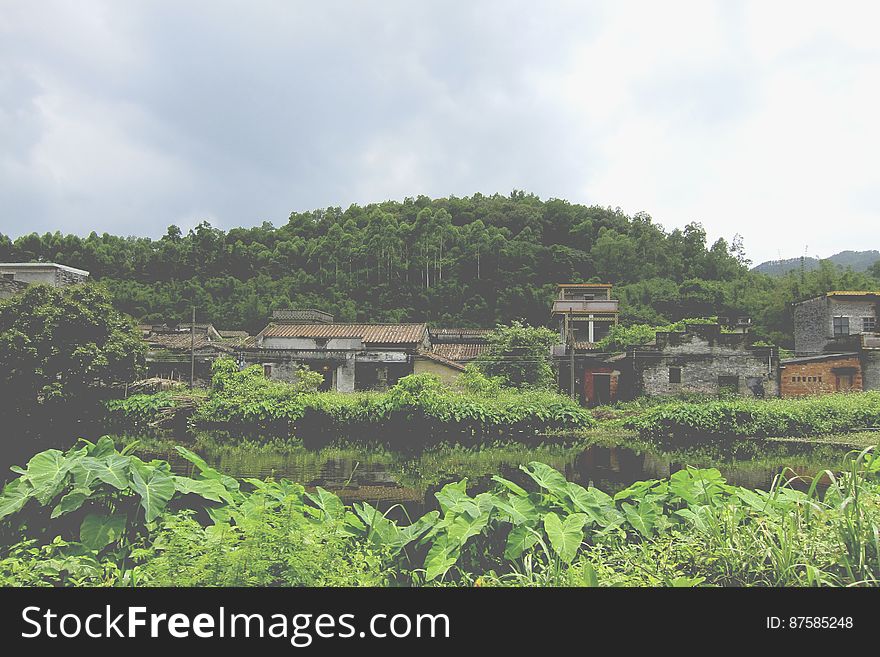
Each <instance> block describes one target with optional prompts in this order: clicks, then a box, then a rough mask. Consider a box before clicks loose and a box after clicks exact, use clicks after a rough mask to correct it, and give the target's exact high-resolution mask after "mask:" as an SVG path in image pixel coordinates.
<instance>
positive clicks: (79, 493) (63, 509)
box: [52, 488, 92, 518]
mask: <svg viewBox="0 0 880 657" xmlns="http://www.w3.org/2000/svg"><path fill="white" fill-rule="evenodd" d="M91 494H92V491H90V490H89V489H87V488H74V489H73V490H72V491H70V492H69V493H68V494H67V495H65V496H64V497H62V498H61V501H60V502H58V506H56V507H55V508H54V509H52V517H53V518H57V517H59V516H63V515H64V514H65V513H70V512H71V511H76V510H77V509H78V508H80V507H81V506H82V505H83V503H84V502H85V501H86V500H87V499H89V496H90V495H91Z"/></svg>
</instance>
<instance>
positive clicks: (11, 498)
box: [0, 477, 34, 519]
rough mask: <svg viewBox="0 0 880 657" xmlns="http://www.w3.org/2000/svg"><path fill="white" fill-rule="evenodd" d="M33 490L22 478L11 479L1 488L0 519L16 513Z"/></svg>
mask: <svg viewBox="0 0 880 657" xmlns="http://www.w3.org/2000/svg"><path fill="white" fill-rule="evenodd" d="M33 492H34V489H33V488H32V487H31V484H30V482H29V481H28V480H27V479H25V478H24V477H19V478H18V479H13V480H12V481H10V482H9V483H8V484H6V486H4V487H3V493H2V494H0V519H2V518H5V517H6V516H8V515H12V514H13V513H17V512H18V511H20V510H21V508H22V507H23V506H24V505H25V504H26V503H27V501H28V500H29V499H30V498H31V495H32V494H33Z"/></svg>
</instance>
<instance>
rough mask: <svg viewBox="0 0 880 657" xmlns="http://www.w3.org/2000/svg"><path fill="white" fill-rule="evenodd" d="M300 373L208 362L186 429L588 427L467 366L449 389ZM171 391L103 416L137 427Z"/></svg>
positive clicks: (412, 380)
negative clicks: (293, 378)
mask: <svg viewBox="0 0 880 657" xmlns="http://www.w3.org/2000/svg"><path fill="white" fill-rule="evenodd" d="M318 377H319V375H315V373H313V372H309V371H308V370H302V371H301V372H300V374H299V380H298V381H297V382H296V383H285V382H279V381H272V380H270V379H266V378H265V376H264V375H263V372H262V369H261V368H260V367H258V366H253V367H249V368H246V369H244V370H241V371H239V370H238V367H237V366H236V364H235V362H234V361H232V360H230V359H220V360H217V361H216V362H215V363H214V372H213V378H212V383H211V389H210V391H209V392H208V393H207V395H206V396H205V397H204V398H202V399H199V400H196V401H195V402H194V406H193V410H192V415H191V417H190V419H189V422H190V424H191V426H193V427H215V428H216V427H224V428H227V429H228V428H236V429H242V430H250V431H258V432H259V431H263V432H266V431H269V432H276V433H279V434H280V435H291V434H293V435H298V436H301V437H303V438H304V439H307V440H310V441H317V442H325V443H326V442H332V441H334V440H338V439H345V438H355V437H356V438H357V439H358V440H361V441H364V442H369V441H371V440H380V439H381V440H385V441H390V442H392V443H393V442H398V443H399V442H407V441H410V440H412V439H413V437H417V438H418V439H419V440H420V441H428V442H430V441H437V440H440V439H441V437H443V436H447V435H454V436H458V437H459V438H460V439H461V440H475V441H481V440H487V439H488V440H494V439H496V438H498V437H500V436H521V437H523V438H524V439H528V438H529V437H530V436H532V437H534V436H536V435H538V434H545V433H547V432H548V431H554V430H555V431H571V430H575V429H584V428H588V427H590V426H593V425H594V420H593V418H592V415H591V414H590V413H589V411H588V410H586V409H584V408H582V407H580V406H579V405H578V404H577V403H576V402H574V401H572V400H571V399H569V398H568V397H565V396H563V395H560V394H557V393H555V392H550V391H547V390H543V389H540V388H521V389H517V388H508V387H504V386H502V385H501V384H500V382H499V380H498V379H497V378H495V377H486V376H484V375H482V374H480V373H479V372H478V371H475V370H472V371H470V372H469V373H468V374H467V375H466V376H464V377H462V380H461V382H460V385H459V386H457V387H452V386H445V385H443V384H441V383H440V380H439V379H438V378H437V377H436V376H434V375H430V374H418V375H410V376H406V377H404V378H402V379H400V381H398V383H397V384H396V385H394V386H393V387H392V388H391V389H389V390H388V391H386V392H362V393H354V394H342V393H337V392H317V391H316V388H317V385H318V381H317V378H318ZM173 405H174V395H173V394H172V393H168V392H162V393H157V394H155V395H134V396H131V397H129V398H127V399H122V400H114V401H112V402H109V403H108V410H109V412H110V416H111V420H112V421H113V422H115V423H116V424H117V425H119V424H124V423H125V422H130V423H131V424H132V425H136V426H139V427H143V426H144V425H149V424H156V423H157V422H158V421H159V420H160V419H161V417H162V416H163V415H168V411H169V409H170V408H173Z"/></svg>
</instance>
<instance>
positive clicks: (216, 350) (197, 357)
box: [140, 323, 239, 384]
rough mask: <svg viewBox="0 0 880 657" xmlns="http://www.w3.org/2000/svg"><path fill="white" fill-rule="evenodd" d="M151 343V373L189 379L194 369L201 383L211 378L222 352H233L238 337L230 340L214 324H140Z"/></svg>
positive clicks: (149, 363) (158, 375) (144, 335)
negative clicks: (193, 327)
mask: <svg viewBox="0 0 880 657" xmlns="http://www.w3.org/2000/svg"><path fill="white" fill-rule="evenodd" d="M140 328H141V331H142V339H143V341H144V342H145V343H146V345H147V354H146V365H147V374H148V376H149V377H159V378H163V379H173V380H178V381H189V377H190V374H191V371H192V372H193V373H194V378H195V380H196V381H197V382H199V383H200V384H203V383H208V382H209V381H210V380H211V365H212V364H213V362H214V361H215V360H216V359H217V358H220V357H222V356H232V355H233V351H234V349H235V347H236V346H238V344H239V341H238V340H226V339H223V338H222V337H221V336H220V333H219V332H218V331H217V330H215V329H214V326H213V325H212V324H204V323H202V324H196V325H195V331H191V328H192V327H191V325H190V324H179V325H176V326H168V325H166V324H160V325H149V324H142V325H140Z"/></svg>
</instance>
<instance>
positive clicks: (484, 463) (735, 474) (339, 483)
mask: <svg viewBox="0 0 880 657" xmlns="http://www.w3.org/2000/svg"><path fill="white" fill-rule="evenodd" d="M123 440H125V439H123ZM191 441H192V439H190V440H189V441H188V442H190V444H189V447H190V448H192V449H193V450H194V451H196V452H198V453H199V454H200V455H201V456H202V457H203V458H204V459H205V460H206V461H207V462H208V463H209V464H211V465H212V466H213V467H215V468H217V469H218V470H220V471H221V472H224V473H227V474H230V475H232V476H235V477H257V478H264V477H275V478H278V479H280V478H286V479H290V480H292V481H296V482H299V483H301V484H303V485H304V486H306V487H307V488H313V487H316V486H321V487H323V488H326V489H328V490H332V491H334V492H335V493H337V494H338V495H339V496H340V497H341V498H342V499H343V500H344V501H346V502H353V501H367V502H370V503H371V504H374V505H376V506H378V507H379V508H381V509H383V510H386V509H388V508H390V507H391V506H394V505H395V504H400V505H402V506H403V507H404V508H406V510H407V512H409V513H417V514H420V513H422V512H424V511H425V510H428V509H430V508H434V507H435V506H436V502H435V500H434V493H435V492H436V491H437V490H439V489H440V488H442V487H443V486H444V485H445V484H447V483H449V482H452V481H458V480H460V479H462V478H464V477H467V478H468V481H469V490H474V491H480V490H486V489H487V488H489V487H490V486H491V478H492V475H495V474H500V475H501V476H503V477H506V478H508V479H511V480H513V481H516V482H517V483H520V484H523V485H526V486H530V487H531V486H532V483H531V480H530V479H529V478H528V477H527V476H526V475H525V474H524V473H523V472H522V471H521V470H520V465H525V464H527V463H529V462H531V461H542V462H544V463H547V464H548V465H551V466H552V467H554V468H556V469H557V470H559V471H560V472H562V473H563V474H564V475H565V476H566V478H567V479H569V480H570V481H575V482H578V483H580V484H582V485H584V486H595V487H597V488H600V489H601V490H604V491H606V492H609V493H614V492H616V491H619V490H621V489H623V488H626V487H627V486H629V485H630V484H632V483H633V482H636V481H640V480H644V479H659V478H664V477H668V476H669V475H670V474H672V473H674V472H676V471H678V470H680V469H682V468H685V467H687V466H694V467H717V468H718V469H719V470H720V471H721V473H722V474H723V475H724V476H725V478H726V479H727V480H728V481H729V482H730V483H732V484H736V485H740V486H746V487H749V488H762V489H765V490H766V489H768V488H769V487H770V486H771V485H772V483H773V481H774V479H775V478H777V477H779V476H783V477H785V478H786V479H790V478H792V477H802V478H803V480H802V481H797V480H795V481H794V482H793V485H796V486H799V487H800V486H806V485H808V484H807V483H804V482H807V481H808V480H810V479H812V477H813V476H814V475H815V474H817V473H818V472H821V471H822V470H824V469H825V468H835V467H838V466H839V465H840V464H841V463H842V462H843V460H844V459H845V457H846V454H847V453H848V451H849V450H847V449H846V448H842V447H841V448H835V447H829V446H823V447H819V448H815V447H812V446H806V445H768V444H760V443H752V444H750V445H746V446H740V447H739V448H738V449H735V450H732V451H731V450H727V451H726V452H723V451H721V450H718V449H717V448H714V449H711V450H710V449H706V448H702V449H691V450H687V451H660V450H654V449H646V448H633V447H628V446H607V445H597V444H584V441H581V443H580V444H577V443H569V444H553V445H541V446H534V447H530V446H525V445H518V444H508V445H492V446H485V447H476V448H461V447H454V446H440V447H432V448H429V449H425V450H421V451H409V452H399V451H386V450H384V449H381V448H369V447H360V446H345V447H326V448H323V449H315V450H312V449H306V448H304V447H300V446H289V445H281V446H272V445H271V444H268V445H267V444H254V443H245V444H241V445H239V446H231V445H230V444H229V438H228V437H223V438H222V439H218V438H217V437H215V436H212V435H211V434H202V435H200V436H198V437H197V438H196V439H195V442H194V443H193V442H191ZM175 442H177V441H173V440H167V439H166V440H160V441H156V440H143V441H142V443H141V446H140V447H139V448H138V453H139V454H140V455H141V458H161V459H164V460H167V461H169V462H171V464H172V467H173V468H174V469H175V471H177V472H178V473H181V474H187V473H189V472H191V471H192V466H191V464H190V463H189V462H188V461H186V460H185V459H183V458H181V457H180V455H179V454H177V452H176V451H174V448H173V445H174V444H175ZM471 486H472V487H473V488H472V489H471Z"/></svg>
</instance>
